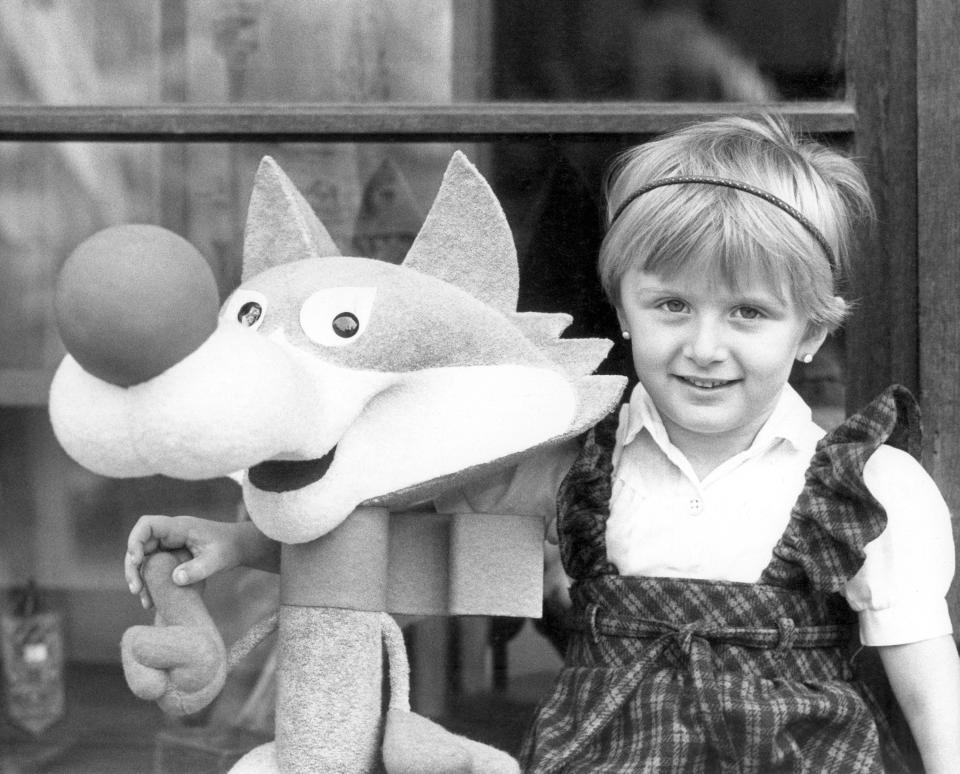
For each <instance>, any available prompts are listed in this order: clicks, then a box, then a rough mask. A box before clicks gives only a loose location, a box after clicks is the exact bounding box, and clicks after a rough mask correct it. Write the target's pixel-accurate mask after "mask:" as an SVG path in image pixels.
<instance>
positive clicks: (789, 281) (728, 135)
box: [598, 115, 873, 330]
mask: <svg viewBox="0 0 960 774" xmlns="http://www.w3.org/2000/svg"><path fill="white" fill-rule="evenodd" d="M697 175H699V176H711V177H720V178H727V179H731V180H736V181H737V182H740V183H745V184H747V185H750V186H754V187H756V188H760V189H763V190H764V191H766V192H768V193H770V194H773V195H774V196H776V197H778V198H780V199H782V200H783V201H785V202H786V203H787V204H789V205H791V206H792V207H794V208H796V209H797V210H798V211H799V212H800V213H802V214H803V215H804V216H805V217H806V218H807V220H808V221H810V222H811V223H812V224H813V226H815V227H816V228H817V229H819V231H820V232H821V234H822V235H823V236H824V238H825V239H826V241H827V243H828V244H829V246H830V248H831V249H832V251H833V254H834V256H835V259H836V267H831V265H830V261H829V259H828V257H827V255H826V253H825V251H824V249H823V247H822V246H821V245H820V244H818V242H817V241H816V239H815V238H814V236H813V235H812V234H811V233H810V231H809V230H808V229H807V228H806V227H805V226H804V225H803V224H802V223H801V222H800V221H798V220H797V219H796V218H794V217H792V216H791V215H789V214H788V213H786V212H784V211H783V210H782V209H780V208H779V207H777V206H774V205H772V204H771V203H770V202H768V201H764V200H763V199H761V198H758V197H757V196H755V195H753V194H751V193H748V192H744V191H740V190H737V189H734V188H728V187H724V186H716V185H702V184H697V183H689V184H681V185H670V186H664V187H662V188H655V189H653V190H651V191H648V192H646V193H644V194H643V195H642V196H640V197H638V198H637V199H635V200H634V201H632V202H630V203H629V204H628V205H627V206H626V208H625V209H624V211H623V212H622V213H621V214H620V215H619V216H618V217H617V218H616V220H615V221H614V222H612V223H608V228H607V233H606V236H605V237H604V240H603V243H602V245H601V247H600V258H599V263H598V271H599V273H600V281H601V284H602V285H603V288H604V291H605V292H606V294H607V297H608V298H609V299H610V301H611V302H612V303H613V304H614V305H615V306H616V305H618V293H619V286H620V281H621V279H622V278H623V275H624V273H625V272H626V271H628V270H629V269H631V268H637V269H641V270H644V271H649V272H653V273H656V274H663V275H666V276H670V275H674V274H677V273H679V272H681V271H683V270H685V269H687V268H690V267H693V266H694V265H695V266H696V268H697V270H698V271H701V272H704V273H707V274H713V275H714V276H717V277H719V278H720V279H721V280H722V281H723V282H725V283H726V284H727V285H729V286H730V287H737V286H738V284H739V282H740V281H741V280H742V278H744V277H747V276H749V277H758V276H759V277H761V278H763V279H764V280H766V281H768V282H769V283H770V284H771V285H772V286H773V287H776V288H778V289H781V288H782V289H785V290H787V291H788V292H789V293H790V294H791V296H792V298H793V300H794V301H795V302H796V303H797V304H798V306H799V307H800V308H801V310H802V311H803V312H804V313H805V314H806V315H807V317H808V319H809V320H810V321H811V323H813V324H816V325H824V326H826V327H827V328H828V329H829V330H833V329H834V328H836V327H837V326H838V325H840V323H841V322H842V321H843V318H844V317H845V316H846V314H847V312H848V310H849V304H848V303H847V302H846V301H844V300H843V299H842V298H840V297H839V296H838V295H837V291H836V288H837V287H838V285H839V282H840V281H841V279H842V277H843V275H844V274H845V273H846V270H847V268H848V266H849V255H850V249H851V241H852V237H853V228H854V225H855V223H856V222H857V221H858V220H859V219H860V218H864V217H868V218H869V217H872V216H873V205H872V203H871V200H870V193H869V190H868V188H867V183H866V180H865V179H864V177H863V173H862V172H861V171H860V169H859V168H858V167H857V166H856V164H854V162H853V161H851V160H850V159H849V158H846V157H845V156H843V155H841V154H840V153H838V152H836V151H834V150H831V149H830V148H827V147H825V146H823V145H821V144H820V143H817V142H813V141H811V140H802V139H800V138H798V137H797V136H796V135H794V134H793V133H792V132H791V131H790V129H789V127H788V126H787V124H786V123H785V122H784V121H783V120H782V119H780V118H778V117H775V116H772V115H763V116H760V117H757V118H746V117H730V118H721V119H717V120H714V121H708V122H705V123H700V124H695V125H693V126H689V127H687V128H684V129H681V130H679V131H676V132H673V133H670V134H667V135H664V136H663V137H660V138H658V139H656V140H654V141H652V142H649V143H645V144H643V145H639V146H637V147H635V148H632V149H631V150H628V151H626V152H625V153H623V154H621V155H620V156H619V157H617V159H615V161H614V163H613V164H612V165H611V167H610V169H609V171H608V173H607V178H606V184H605V193H606V200H607V218H608V221H609V220H610V219H611V218H612V216H613V213H616V212H617V210H618V209H619V208H620V206H621V204H622V203H623V202H624V201H625V200H626V199H627V198H628V197H630V195H631V194H632V193H633V192H635V191H636V190H637V189H639V188H640V187H642V186H644V185H647V184H649V183H652V182H653V181H654V180H659V179H662V178H671V177H678V176H697Z"/></svg>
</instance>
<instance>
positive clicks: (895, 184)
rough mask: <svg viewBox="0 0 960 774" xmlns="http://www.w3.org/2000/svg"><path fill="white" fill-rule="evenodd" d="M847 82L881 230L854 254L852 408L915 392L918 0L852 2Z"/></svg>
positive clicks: (849, 335) (849, 340) (849, 343)
mask: <svg viewBox="0 0 960 774" xmlns="http://www.w3.org/2000/svg"><path fill="white" fill-rule="evenodd" d="M847 13H848V16H847V23H848V41H849V43H848V45H849V48H848V55H847V70H848V77H847V83H848V89H849V91H850V93H851V97H852V103H853V104H854V106H855V107H856V112H857V130H856V136H855V137H856V141H855V151H856V156H857V159H858V161H860V163H861V165H862V167H863V169H864V172H865V173H866V176H867V180H868V182H869V184H870V189H871V192H872V194H873V198H874V202H875V204H876V208H877V227H876V229H874V230H873V231H872V233H864V234H863V235H862V239H861V245H860V248H859V250H858V251H857V254H856V255H855V256H854V262H855V266H854V276H853V277H852V281H851V288H850V293H849V297H851V298H853V299H854V300H855V301H856V303H857V305H858V308H857V309H856V311H855V313H854V315H853V317H852V318H851V320H850V321H849V323H848V324H847V326H846V350H847V407H848V408H849V409H855V408H858V407H860V406H862V405H863V404H864V403H866V402H867V401H868V400H870V399H871V398H873V397H874V396H875V395H876V394H877V393H879V392H880V391H881V390H882V389H883V388H884V387H886V386H887V385H888V384H890V383H892V382H899V383H901V384H903V385H905V386H906V387H908V388H909V389H911V390H912V391H914V392H917V391H918V389H919V376H918V362H919V354H918V346H919V345H918V341H917V178H916V159H917V112H916V111H917V93H916V46H917V39H916V10H915V5H914V2H913V1H912V0H904V2H897V3H877V2H872V0H849V2H848V11H847Z"/></svg>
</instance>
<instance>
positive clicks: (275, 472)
mask: <svg viewBox="0 0 960 774" xmlns="http://www.w3.org/2000/svg"><path fill="white" fill-rule="evenodd" d="M336 451H337V447H336V446H334V447H333V448H332V449H331V450H330V451H328V452H327V453H326V454H324V455H323V456H322V457H318V458H317V459H313V460H267V461H266V462H261V463H260V464H259V465H254V466H253V467H252V468H250V469H249V470H248V471H247V480H248V481H249V482H250V483H251V484H253V486H255V487H256V488H257V489H261V490H263V491H264V492H292V491H294V490H295V489H303V487H305V486H309V485H310V484H313V483H316V482H317V481H319V480H320V479H321V478H323V477H324V475H325V474H326V472H327V470H329V468H330V464H331V463H332V462H333V455H334V454H335V453H336Z"/></svg>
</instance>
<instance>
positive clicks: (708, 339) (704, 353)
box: [683, 318, 727, 366]
mask: <svg viewBox="0 0 960 774" xmlns="http://www.w3.org/2000/svg"><path fill="white" fill-rule="evenodd" d="M683 354H684V356H685V357H687V358H689V359H690V360H692V361H693V362H694V363H696V364H697V365H698V366H708V365H710V364H711V363H716V362H718V361H720V360H723V359H724V358H726V356H727V348H726V344H725V342H724V336H723V329H722V326H721V324H720V323H719V322H717V321H716V320H713V319H707V318H704V319H700V320H697V321H696V322H694V323H693V325H692V326H691V330H690V336H689V338H688V339H687V342H686V345H685V346H684V352H683Z"/></svg>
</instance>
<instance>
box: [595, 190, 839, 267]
mask: <svg viewBox="0 0 960 774" xmlns="http://www.w3.org/2000/svg"><path fill="white" fill-rule="evenodd" d="M686 183H702V184H703V185H719V186H724V187H725V188H735V189H737V190H738V191H744V192H746V193H748V194H752V195H754V196H756V197H759V198H760V199H763V200H764V201H767V202H770V204H772V205H774V206H775V207H779V208H780V209H781V210H783V211H784V212H785V213H787V214H788V215H790V216H791V217H793V218H794V219H795V220H796V221H797V222H798V223H799V224H800V225H801V226H803V227H804V228H805V229H806V230H807V231H808V232H809V233H810V236H812V237H813V238H814V239H816V240H817V242H818V243H819V244H820V247H822V248H823V252H824V254H825V255H826V256H827V263H829V264H830V269H831V271H832V272H833V273H834V274H836V273H837V259H836V256H834V254H833V249H832V248H831V247H830V243H829V242H827V238H826V237H825V236H824V235H823V233H822V232H821V231H820V229H818V228H817V227H816V226H814V225H813V223H811V222H810V220H809V219H808V218H807V217H806V216H805V215H804V214H803V213H802V212H800V210H798V209H797V208H796V207H793V206H791V205H789V204H787V203H786V202H785V201H784V200H783V199H781V198H780V197H778V196H774V195H773V194H772V193H770V192H769V191H764V190H763V189H762V188H757V187H756V186H753V185H750V184H749V183H741V182H739V181H738V180H728V179H727V178H724V177H700V176H695V175H680V176H677V177H662V178H660V179H659V180H654V181H653V182H652V183H647V184H646V185H645V186H642V187H641V188H638V189H637V190H636V191H634V192H633V193H632V194H630V195H629V196H628V197H627V198H626V199H624V200H623V202H621V204H620V206H619V207H617V211H616V212H615V213H613V217H612V218H611V219H610V223H611V224H613V222H614V221H615V220H616V219H617V218H619V217H620V216H621V215H622V214H623V211H624V210H625V209H626V208H627V207H628V206H629V205H631V204H633V202H634V201H636V200H637V199H639V198H640V197H641V196H643V195H644V194H645V193H647V192H648V191H652V190H653V189H654V188H662V187H663V186H665V185H684V184H686Z"/></svg>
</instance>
